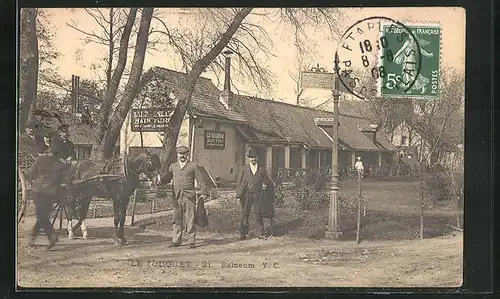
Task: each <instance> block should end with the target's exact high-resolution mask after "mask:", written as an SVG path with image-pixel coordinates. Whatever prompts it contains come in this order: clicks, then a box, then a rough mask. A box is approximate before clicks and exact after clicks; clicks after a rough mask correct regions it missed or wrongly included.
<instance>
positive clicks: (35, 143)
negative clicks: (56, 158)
mask: <svg viewBox="0 0 500 299" xmlns="http://www.w3.org/2000/svg"><path fill="white" fill-rule="evenodd" d="M40 127H41V124H40V123H39V122H38V121H37V120H35V119H29V120H28V121H27V122H26V126H25V133H23V134H21V135H20V136H19V151H20V152H21V153H34V154H36V155H39V154H43V153H44V152H45V151H46V147H45V145H44V143H43V140H42V138H41V137H40V136H39V135H38V134H37V131H38V130H39V129H40Z"/></svg>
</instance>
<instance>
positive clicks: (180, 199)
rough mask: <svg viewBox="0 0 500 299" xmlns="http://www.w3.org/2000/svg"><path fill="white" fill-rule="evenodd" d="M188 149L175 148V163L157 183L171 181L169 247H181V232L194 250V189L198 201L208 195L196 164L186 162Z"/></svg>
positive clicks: (183, 147)
mask: <svg viewBox="0 0 500 299" xmlns="http://www.w3.org/2000/svg"><path fill="white" fill-rule="evenodd" d="M188 157H189V149H188V148H187V147H186V146H179V147H178V148H177V162H176V163H173V164H171V165H170V166H169V167H168V170H167V171H164V172H163V173H162V174H160V179H159V181H160V182H161V183H163V184H167V183H169V182H170V181H172V180H173V196H172V206H173V207H174V213H173V217H172V224H173V225H172V226H173V228H172V230H173V236H172V244H171V245H170V247H178V246H180V245H181V241H182V232H183V231H185V233H186V234H187V238H188V242H189V248H195V234H196V226H195V224H196V222H195V217H196V188H195V180H196V183H197V184H198V188H199V189H201V194H200V196H199V201H200V202H204V200H205V197H206V196H207V195H208V192H207V190H206V185H205V180H204V178H203V175H202V174H201V172H200V170H199V168H198V164H197V163H194V162H190V161H188Z"/></svg>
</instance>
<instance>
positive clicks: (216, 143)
mask: <svg viewBox="0 0 500 299" xmlns="http://www.w3.org/2000/svg"><path fill="white" fill-rule="evenodd" d="M225 148H226V132H221V131H211V130H205V149H220V150H223V149H225Z"/></svg>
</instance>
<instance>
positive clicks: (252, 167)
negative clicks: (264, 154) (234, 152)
mask: <svg viewBox="0 0 500 299" xmlns="http://www.w3.org/2000/svg"><path fill="white" fill-rule="evenodd" d="M258 167H259V166H258V165H257V164H255V165H253V164H252V163H250V171H251V172H252V174H253V175H255V173H256V172H257V168H258Z"/></svg>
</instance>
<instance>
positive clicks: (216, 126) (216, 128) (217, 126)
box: [214, 122, 220, 131]
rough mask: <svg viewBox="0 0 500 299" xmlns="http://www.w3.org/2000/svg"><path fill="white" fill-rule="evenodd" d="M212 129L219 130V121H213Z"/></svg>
mask: <svg viewBox="0 0 500 299" xmlns="http://www.w3.org/2000/svg"><path fill="white" fill-rule="evenodd" d="M214 130H215V131H220V123H219V122H215V126H214Z"/></svg>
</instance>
